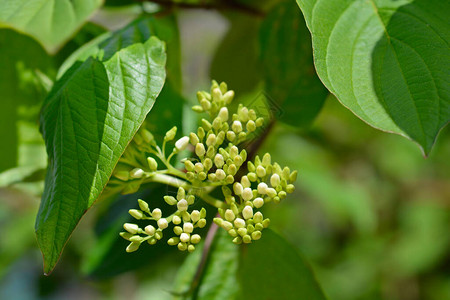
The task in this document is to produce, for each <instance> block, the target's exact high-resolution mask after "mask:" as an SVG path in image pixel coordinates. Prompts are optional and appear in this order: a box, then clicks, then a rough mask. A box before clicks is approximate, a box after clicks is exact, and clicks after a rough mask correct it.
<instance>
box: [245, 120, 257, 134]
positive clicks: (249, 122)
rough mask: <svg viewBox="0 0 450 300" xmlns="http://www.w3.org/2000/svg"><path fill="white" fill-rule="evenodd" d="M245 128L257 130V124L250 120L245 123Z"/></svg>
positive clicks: (250, 130)
mask: <svg viewBox="0 0 450 300" xmlns="http://www.w3.org/2000/svg"><path fill="white" fill-rule="evenodd" d="M245 128H247V131H248V132H253V131H255V130H256V124H255V122H253V121H252V120H250V121H248V122H247V124H246V125H245Z"/></svg>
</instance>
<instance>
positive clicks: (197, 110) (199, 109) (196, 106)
mask: <svg viewBox="0 0 450 300" xmlns="http://www.w3.org/2000/svg"><path fill="white" fill-rule="evenodd" d="M192 110H193V111H195V112H196V113H201V112H203V107H201V106H200V105H194V106H192Z"/></svg>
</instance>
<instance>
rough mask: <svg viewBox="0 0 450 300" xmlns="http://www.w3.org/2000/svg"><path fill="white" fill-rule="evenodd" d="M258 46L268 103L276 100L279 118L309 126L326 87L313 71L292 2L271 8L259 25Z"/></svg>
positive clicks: (299, 17)
mask: <svg viewBox="0 0 450 300" xmlns="http://www.w3.org/2000/svg"><path fill="white" fill-rule="evenodd" d="M260 47H261V58H262V63H263V66H264V76H265V81H266V92H267V93H268V96H269V99H268V100H269V103H268V104H269V105H270V104H273V103H271V101H272V102H276V104H275V105H276V106H279V110H280V112H279V113H278V114H277V115H278V118H279V119H280V120H281V121H283V122H285V123H288V124H291V125H294V126H307V125H309V124H310V123H311V122H312V121H313V120H314V118H315V117H316V115H317V114H318V113H319V111H320V109H321V107H322V105H323V103H324V101H325V98H326V95H327V90H326V88H325V87H324V86H323V84H322V82H321V81H320V80H319V78H318V77H317V74H316V72H315V69H314V64H313V56H312V49H311V38H310V35H309V32H308V29H307V28H306V24H305V21H304V19H303V16H302V14H301V12H300V11H299V10H298V9H297V7H296V6H295V4H294V3H291V2H284V3H280V4H279V5H277V6H275V7H274V8H272V10H271V12H270V13H269V14H268V16H267V17H266V19H265V20H264V22H263V24H262V25H261V31H260Z"/></svg>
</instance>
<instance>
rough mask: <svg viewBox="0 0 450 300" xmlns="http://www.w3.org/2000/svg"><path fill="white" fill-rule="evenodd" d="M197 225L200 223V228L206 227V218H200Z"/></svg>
mask: <svg viewBox="0 0 450 300" xmlns="http://www.w3.org/2000/svg"><path fill="white" fill-rule="evenodd" d="M197 225H198V227H199V228H203V227H205V226H206V219H200V220H198V222H197Z"/></svg>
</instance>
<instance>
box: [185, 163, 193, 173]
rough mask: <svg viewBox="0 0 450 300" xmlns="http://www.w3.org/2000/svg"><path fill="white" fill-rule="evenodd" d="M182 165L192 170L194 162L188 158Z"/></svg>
mask: <svg viewBox="0 0 450 300" xmlns="http://www.w3.org/2000/svg"><path fill="white" fill-rule="evenodd" d="M184 167H185V168H186V170H188V171H190V172H192V171H194V164H193V163H192V161H190V160H185V161H184Z"/></svg>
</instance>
